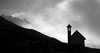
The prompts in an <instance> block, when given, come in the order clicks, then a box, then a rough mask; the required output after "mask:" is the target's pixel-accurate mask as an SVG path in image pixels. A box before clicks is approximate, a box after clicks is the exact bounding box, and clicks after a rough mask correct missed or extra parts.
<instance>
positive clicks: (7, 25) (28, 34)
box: [0, 16, 100, 53]
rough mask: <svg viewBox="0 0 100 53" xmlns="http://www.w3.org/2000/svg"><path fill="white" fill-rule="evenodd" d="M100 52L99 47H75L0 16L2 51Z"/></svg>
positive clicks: (39, 52) (42, 52) (49, 52)
mask: <svg viewBox="0 0 100 53" xmlns="http://www.w3.org/2000/svg"><path fill="white" fill-rule="evenodd" d="M2 52H3V53H5V52H13V53H100V50H99V49H92V48H88V47H85V48H73V47H70V46H69V45H68V44H66V43H62V42H60V41H58V40H57V39H54V38H51V37H48V36H46V35H44V34H42V33H40V32H38V31H36V30H32V29H25V28H22V27H20V26H18V25H16V24H14V23H12V22H10V21H8V20H6V19H5V18H3V17H1V16H0V53H2Z"/></svg>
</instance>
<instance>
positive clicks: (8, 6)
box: [0, 0, 61, 13]
mask: <svg viewBox="0 0 100 53" xmlns="http://www.w3.org/2000/svg"><path fill="white" fill-rule="evenodd" d="M59 1H61V0H0V12H2V13H5V12H10V13H15V12H20V11H24V12H25V11H31V10H33V11H39V10H40V9H41V8H44V7H45V6H53V5H54V4H55V3H58V2H59Z"/></svg>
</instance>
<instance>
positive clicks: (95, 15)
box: [72, 0, 100, 36]
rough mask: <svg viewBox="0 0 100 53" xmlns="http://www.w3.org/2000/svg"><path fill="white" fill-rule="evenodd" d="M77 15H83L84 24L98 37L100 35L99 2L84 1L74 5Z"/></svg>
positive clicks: (96, 0)
mask: <svg viewBox="0 0 100 53" xmlns="http://www.w3.org/2000/svg"><path fill="white" fill-rule="evenodd" d="M72 9H74V11H75V13H83V15H84V18H83V24H84V25H85V26H86V27H87V29H88V30H89V31H90V32H91V33H94V34H96V35H98V36H99V34H100V2H98V0H82V1H75V2H74V3H72Z"/></svg>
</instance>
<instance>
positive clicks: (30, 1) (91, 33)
mask: <svg viewBox="0 0 100 53" xmlns="http://www.w3.org/2000/svg"><path fill="white" fill-rule="evenodd" d="M0 14H6V15H12V16H13V17H18V18H19V19H26V20H27V21H28V22H29V23H30V24H25V25H23V24H22V27H25V28H32V29H35V30H37V31H39V32H42V33H44V34H46V35H47V36H50V37H54V38H56V39H58V40H60V41H62V42H66V43H67V27H66V26H67V25H68V24H71V25H72V33H74V31H75V30H78V31H79V32H80V33H81V34H82V35H83V36H84V37H86V41H85V45H86V46H88V47H93V48H100V41H99V40H100V35H99V33H100V23H99V22H100V21H99V20H100V18H99V17H100V15H99V14H100V0H0Z"/></svg>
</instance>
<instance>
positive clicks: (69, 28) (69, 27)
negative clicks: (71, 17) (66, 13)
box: [67, 24, 72, 44]
mask: <svg viewBox="0 0 100 53" xmlns="http://www.w3.org/2000/svg"><path fill="white" fill-rule="evenodd" d="M71 28H72V26H71V25H70V24H68V26H67V31H68V44H70V37H71Z"/></svg>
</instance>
